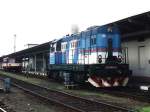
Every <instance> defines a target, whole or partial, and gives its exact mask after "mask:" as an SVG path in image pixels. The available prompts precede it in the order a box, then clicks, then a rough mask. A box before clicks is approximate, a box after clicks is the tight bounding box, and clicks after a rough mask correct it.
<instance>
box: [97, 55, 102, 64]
mask: <svg viewBox="0 0 150 112" xmlns="http://www.w3.org/2000/svg"><path fill="white" fill-rule="evenodd" d="M98 62H99V63H102V55H98Z"/></svg>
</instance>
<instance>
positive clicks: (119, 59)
mask: <svg viewBox="0 0 150 112" xmlns="http://www.w3.org/2000/svg"><path fill="white" fill-rule="evenodd" d="M118 62H119V63H121V62H122V56H121V55H119V56H118Z"/></svg>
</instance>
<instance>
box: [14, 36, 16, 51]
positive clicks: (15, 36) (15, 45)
mask: <svg viewBox="0 0 150 112" xmlns="http://www.w3.org/2000/svg"><path fill="white" fill-rule="evenodd" d="M15 52H16V34H14V53H15Z"/></svg>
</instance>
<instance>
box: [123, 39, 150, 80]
mask: <svg viewBox="0 0 150 112" xmlns="http://www.w3.org/2000/svg"><path fill="white" fill-rule="evenodd" d="M122 47H123V48H127V49H128V50H127V52H128V57H127V58H128V61H129V65H130V69H131V70H132V71H133V75H136V76H149V77H150V39H148V38H147V39H145V41H142V42H139V41H138V40H133V41H128V42H122Z"/></svg>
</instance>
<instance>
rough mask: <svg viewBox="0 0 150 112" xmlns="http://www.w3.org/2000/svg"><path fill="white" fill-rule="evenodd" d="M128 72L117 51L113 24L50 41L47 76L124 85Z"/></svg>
mask: <svg viewBox="0 0 150 112" xmlns="http://www.w3.org/2000/svg"><path fill="white" fill-rule="evenodd" d="M130 75H131V71H130V70H129V65H128V64H127V63H126V62H125V61H124V57H123V55H122V52H121V35H120V32H119V29H118V27H117V26H115V25H105V26H99V27H94V28H88V29H87V30H86V31H82V32H80V33H78V34H72V35H66V36H65V37H63V38H61V39H59V40H54V41H52V42H51V43H50V53H49V66H48V76H49V77H50V78H54V79H57V80H62V81H64V82H65V84H67V85H70V84H83V83H85V82H86V81H88V82H89V83H91V84H92V85H93V86H95V87H114V86H126V84H127V82H128V80H129V77H130Z"/></svg>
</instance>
